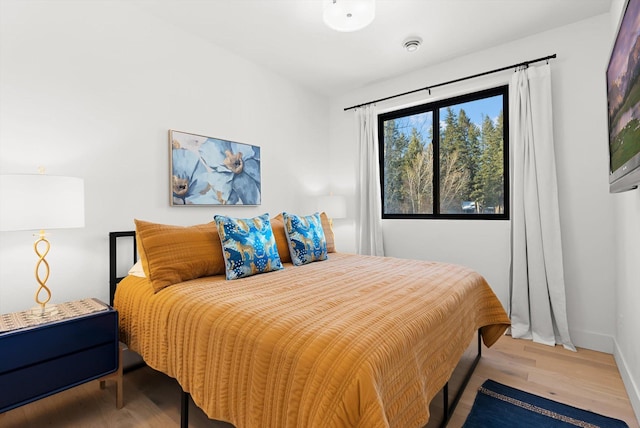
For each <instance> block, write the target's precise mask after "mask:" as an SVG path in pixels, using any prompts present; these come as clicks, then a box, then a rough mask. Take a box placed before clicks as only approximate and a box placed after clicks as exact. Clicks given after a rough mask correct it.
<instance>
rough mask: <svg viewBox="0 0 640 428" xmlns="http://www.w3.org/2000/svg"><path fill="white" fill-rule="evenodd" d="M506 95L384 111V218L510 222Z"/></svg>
mask: <svg viewBox="0 0 640 428" xmlns="http://www.w3.org/2000/svg"><path fill="white" fill-rule="evenodd" d="M506 100H507V87H506V86H504V87H500V88H496V89H492V90H487V91H482V92H477V93H474V94H469V95H465V96H462V97H456V98H451V99H447V100H442V101H438V102H434V103H430V104H424V105H420V106H416V107H411V108H408V109H403V110H399V111H394V112H390V113H385V114H383V115H380V116H379V119H378V120H379V123H378V126H379V131H380V132H379V136H380V171H381V174H380V175H381V193H382V194H381V198H382V216H383V218H463V219H464V218H476V219H478V218H482V219H507V218H508V179H507V178H508V162H507V160H508V150H507V148H508V129H507V128H508V126H507V123H508V122H506V121H505V113H506ZM434 124H436V125H437V126H434Z"/></svg>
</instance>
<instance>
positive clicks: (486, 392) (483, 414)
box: [464, 380, 628, 428]
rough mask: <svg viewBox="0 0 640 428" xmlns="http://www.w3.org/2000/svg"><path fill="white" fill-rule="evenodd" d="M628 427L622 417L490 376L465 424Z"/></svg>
mask: <svg viewBox="0 0 640 428" xmlns="http://www.w3.org/2000/svg"><path fill="white" fill-rule="evenodd" d="M576 426H577V427H589V428H592V427H598V428H628V425H627V424H626V423H625V422H623V421H621V420H618V419H613V418H608V417H606V416H602V415H598V414H597V413H593V412H589V411H586V410H581V409H578V408H576V407H571V406H567V405H565V404H561V403H557V402H555V401H552V400H548V399H546V398H542V397H538V396H537V395H533V394H529V393H527V392H524V391H520V390H518V389H515V388H511V387H508V386H506V385H502V384H500V383H498V382H494V381H492V380H488V381H486V382H485V383H483V384H482V386H481V387H480V389H479V390H478V394H477V395H476V399H475V401H474V403H473V408H472V409H471V413H469V416H468V417H467V420H466V422H465V423H464V428H503V427H504V428H513V427H518V428H527V427H531V428H534V427H535V428H539V427H544V428H547V427H548V428H556V427H558V428H559V427H576Z"/></svg>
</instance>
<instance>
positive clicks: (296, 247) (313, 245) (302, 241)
mask: <svg viewBox="0 0 640 428" xmlns="http://www.w3.org/2000/svg"><path fill="white" fill-rule="evenodd" d="M282 216H283V217H284V230H285V232H286V234H287V240H288V242H289V252H290V253H291V261H292V262H293V264H294V265H296V266H301V265H304V264H307V263H311V262H317V261H321V260H326V259H327V241H326V238H325V236H324V230H323V228H322V220H320V214H319V213H315V214H313V215H308V216H305V217H302V216H297V215H295V214H289V213H286V212H285V213H282Z"/></svg>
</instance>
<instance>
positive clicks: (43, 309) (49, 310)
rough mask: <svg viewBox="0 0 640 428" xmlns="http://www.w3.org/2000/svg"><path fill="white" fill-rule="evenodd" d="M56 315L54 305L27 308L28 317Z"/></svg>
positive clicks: (56, 311) (56, 309)
mask: <svg viewBox="0 0 640 428" xmlns="http://www.w3.org/2000/svg"><path fill="white" fill-rule="evenodd" d="M56 315H58V308H57V307H56V305H46V306H34V307H33V308H31V309H29V318H49V317H53V316H56Z"/></svg>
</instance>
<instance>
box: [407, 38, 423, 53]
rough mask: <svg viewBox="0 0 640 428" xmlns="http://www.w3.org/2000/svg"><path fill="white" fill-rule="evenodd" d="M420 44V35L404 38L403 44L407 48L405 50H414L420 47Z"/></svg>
mask: <svg viewBox="0 0 640 428" xmlns="http://www.w3.org/2000/svg"><path fill="white" fill-rule="evenodd" d="M421 44H422V39H421V38H420V37H410V38H408V39H407V40H405V42H404V44H403V46H404V48H405V49H406V50H407V52H415V51H417V50H418V48H420V45H421Z"/></svg>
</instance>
